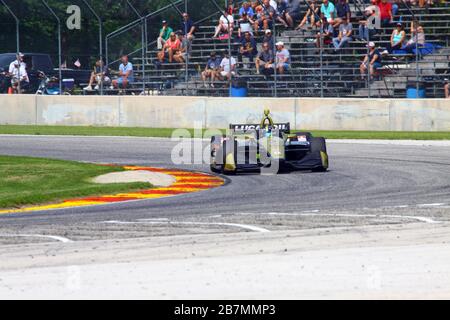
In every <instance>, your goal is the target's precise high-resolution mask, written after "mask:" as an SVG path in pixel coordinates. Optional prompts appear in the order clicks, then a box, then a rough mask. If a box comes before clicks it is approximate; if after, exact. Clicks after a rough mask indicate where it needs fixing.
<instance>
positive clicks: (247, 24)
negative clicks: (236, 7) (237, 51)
mask: <svg viewBox="0 0 450 320" xmlns="http://www.w3.org/2000/svg"><path fill="white" fill-rule="evenodd" d="M254 23H255V21H254V20H252V19H251V18H250V17H249V16H248V14H247V13H245V12H243V13H242V16H241V18H240V19H239V29H238V37H239V39H242V35H244V34H245V33H246V32H249V33H250V34H251V35H252V36H253V27H252V25H253V24H254Z"/></svg>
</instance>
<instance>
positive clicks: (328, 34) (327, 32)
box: [316, 18, 334, 49]
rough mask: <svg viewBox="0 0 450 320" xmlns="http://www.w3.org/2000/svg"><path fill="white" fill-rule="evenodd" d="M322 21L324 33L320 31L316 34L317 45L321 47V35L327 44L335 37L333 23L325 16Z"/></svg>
mask: <svg viewBox="0 0 450 320" xmlns="http://www.w3.org/2000/svg"><path fill="white" fill-rule="evenodd" d="M322 23H323V35H322V34H321V32H318V33H317V35H316V47H317V48H319V49H320V48H321V46H320V38H321V37H323V44H324V45H326V46H328V45H329V44H330V43H331V42H332V40H333V38H334V28H333V25H332V24H331V23H328V21H327V19H326V18H323V20H322Z"/></svg>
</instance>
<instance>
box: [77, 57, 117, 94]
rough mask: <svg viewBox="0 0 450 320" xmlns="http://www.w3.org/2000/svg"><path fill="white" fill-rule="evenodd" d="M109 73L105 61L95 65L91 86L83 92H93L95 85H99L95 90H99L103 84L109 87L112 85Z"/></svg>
mask: <svg viewBox="0 0 450 320" xmlns="http://www.w3.org/2000/svg"><path fill="white" fill-rule="evenodd" d="M108 73H109V72H108V67H106V66H105V65H104V63H103V60H98V61H97V62H96V63H95V66H94V71H92V73H91V78H90V80H89V84H88V86H87V87H86V88H84V89H83V90H86V91H92V86H93V85H94V83H96V84H97V85H96V86H95V88H94V90H99V89H100V86H101V85H102V84H104V85H109V84H110V83H111V79H110V78H109V76H108Z"/></svg>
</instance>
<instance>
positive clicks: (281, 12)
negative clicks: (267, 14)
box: [276, 0, 289, 28]
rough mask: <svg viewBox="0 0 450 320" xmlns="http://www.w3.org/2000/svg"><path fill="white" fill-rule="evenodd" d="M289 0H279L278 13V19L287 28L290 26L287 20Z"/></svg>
mask: <svg viewBox="0 0 450 320" xmlns="http://www.w3.org/2000/svg"><path fill="white" fill-rule="evenodd" d="M286 1H287V0H277V15H276V19H277V21H278V22H279V23H281V24H283V26H284V27H285V28H288V27H289V25H288V24H287V22H286V13H287V11H286V10H287V2H286Z"/></svg>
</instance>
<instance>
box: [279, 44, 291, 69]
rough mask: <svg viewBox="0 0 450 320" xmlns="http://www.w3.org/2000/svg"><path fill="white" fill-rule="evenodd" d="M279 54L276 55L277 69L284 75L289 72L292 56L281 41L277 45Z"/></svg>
mask: <svg viewBox="0 0 450 320" xmlns="http://www.w3.org/2000/svg"><path fill="white" fill-rule="evenodd" d="M275 45H276V47H277V54H276V64H277V65H276V67H277V70H278V73H279V74H284V73H286V72H287V71H289V67H290V65H291V54H290V53H289V50H288V49H286V48H285V47H284V43H283V42H281V41H279V42H277V43H276V44H275Z"/></svg>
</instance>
